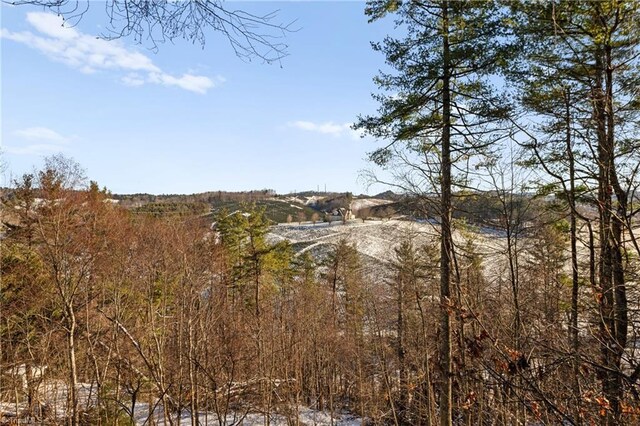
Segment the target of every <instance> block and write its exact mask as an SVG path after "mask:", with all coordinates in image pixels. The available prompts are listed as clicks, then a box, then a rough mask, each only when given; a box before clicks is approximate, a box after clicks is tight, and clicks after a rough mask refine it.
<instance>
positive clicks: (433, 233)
mask: <svg viewBox="0 0 640 426" xmlns="http://www.w3.org/2000/svg"><path fill="white" fill-rule="evenodd" d="M439 231H440V229H439V225H438V224H436V223H431V222H427V221H421V222H418V221H411V220H404V219H390V220H367V221H366V222H362V220H359V219H356V220H351V221H349V222H347V223H346V224H343V223H342V222H333V223H326V222H322V223H317V224H315V225H313V224H312V223H303V224H302V225H297V224H296V225H294V224H280V225H277V226H274V227H273V228H272V229H271V232H270V234H269V238H270V239H271V241H273V242H276V241H281V240H288V241H289V242H290V243H291V244H293V245H294V247H295V248H296V249H297V252H298V253H299V254H300V253H303V252H305V251H309V250H310V251H312V254H315V255H318V254H319V255H322V254H323V253H325V252H326V251H327V250H329V248H330V247H331V245H333V244H335V243H337V242H338V241H339V240H340V239H342V238H345V239H347V241H349V242H350V243H352V244H354V245H355V247H356V249H357V250H358V251H359V252H360V253H361V254H362V255H364V256H366V257H368V258H371V259H375V260H377V261H378V262H382V263H386V262H388V261H391V260H393V258H394V255H395V252H394V249H395V248H396V247H398V246H399V245H400V244H401V243H402V242H403V241H406V240H412V241H413V245H414V247H420V246H423V245H424V244H426V243H429V242H430V243H436V242H437V236H438V233H439ZM468 235H469V236H471V237H472V238H473V239H474V241H475V246H476V249H477V250H478V251H479V252H480V253H481V254H482V255H483V256H485V258H487V259H488V258H491V257H492V256H495V255H497V254H499V253H500V252H502V251H503V250H504V245H505V243H504V238H503V236H501V235H498V234H496V232H495V231H492V230H489V229H487V230H484V229H483V230H478V231H477V232H473V233H468ZM454 239H455V241H456V243H457V244H459V245H462V244H464V241H465V236H464V235H462V234H461V233H456V235H455V237H454Z"/></svg>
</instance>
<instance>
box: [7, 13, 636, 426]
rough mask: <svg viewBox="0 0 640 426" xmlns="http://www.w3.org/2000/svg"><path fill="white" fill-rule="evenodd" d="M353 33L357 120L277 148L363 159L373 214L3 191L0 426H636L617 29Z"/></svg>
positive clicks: (57, 180) (551, 26) (358, 203)
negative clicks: (368, 66) (356, 139)
mask: <svg viewBox="0 0 640 426" xmlns="http://www.w3.org/2000/svg"><path fill="white" fill-rule="evenodd" d="M35 3H37V2H35ZM174 3H175V4H174ZM214 3H215V2H214ZM65 4H66V3H65ZM124 4H129V5H131V2H130V1H128V0H127V1H125V2H124ZM145 4H146V5H147V6H149V7H151V6H154V8H155V7H157V3H154V2H151V3H148V4H147V3H145ZM162 4H164V5H165V7H167V9H166V10H169V9H171V7H173V6H175V7H178V6H180V7H182V5H183V4H192V3H189V2H184V3H182V2H178V3H176V2H168V3H167V4H165V3H162ZM199 4H200V3H199V2H196V3H195V6H198V5H199ZM207 4H209V3H207ZM215 4H217V3H215ZM136 5H137V3H136ZM137 6H138V5H137ZM154 8H152V9H153V10H157V9H154ZM136 10H138V11H139V9H136ZM364 12H365V14H366V16H367V18H368V19H369V20H370V21H371V22H372V23H374V24H375V23H376V21H380V20H387V19H390V20H393V21H394V24H395V26H394V27H393V28H394V29H393V31H392V32H390V33H389V34H388V35H387V36H386V37H385V38H384V40H382V41H379V42H374V43H373V45H372V46H373V49H374V51H376V52H377V53H379V54H380V56H381V57H383V58H384V60H385V66H384V67H383V68H381V70H380V71H379V74H378V75H377V76H376V77H375V79H374V82H375V84H376V86H377V90H378V91H377V92H376V93H374V96H373V100H374V102H375V103H376V105H377V107H378V109H377V110H376V111H375V112H373V113H370V114H363V115H361V116H359V117H358V118H357V120H356V122H355V123H353V125H350V124H336V123H333V122H328V123H325V124H324V125H320V126H318V125H316V124H314V123H312V122H307V121H296V122H291V123H288V124H287V125H286V126H283V127H286V128H292V127H296V128H299V129H302V130H305V131H307V132H312V131H315V132H316V133H320V134H322V135H324V136H327V137H335V138H338V137H341V135H342V136H344V135H346V134H348V135H349V137H350V136H352V135H351V133H353V132H352V131H357V132H359V133H357V135H360V136H363V137H366V138H369V139H371V140H375V141H376V143H377V145H376V148H374V149H373V151H372V152H371V153H370V154H369V160H370V162H371V164H372V165H373V166H375V167H376V169H375V170H374V171H370V172H365V173H364V174H365V177H366V178H367V179H369V180H370V181H371V182H374V183H376V184H384V185H386V187H388V188H389V192H385V193H382V194H380V195H379V197H378V198H376V197H373V198H370V197H354V196H353V194H352V193H351V192H344V193H331V194H323V196H322V197H321V196H319V194H314V193H311V192H309V193H300V194H294V195H293V196H292V195H291V194H290V195H289V196H283V197H279V196H277V195H276V194H275V192H274V191H272V190H262V191H251V192H222V191H218V192H208V193H202V194H192V195H190V196H181V195H165V196H152V195H149V194H135V195H129V196H113V195H112V194H110V193H109V192H108V191H107V190H106V189H100V186H99V185H98V184H97V183H96V182H94V181H88V180H87V178H86V177H85V175H84V171H83V169H82V168H81V166H80V165H78V164H77V163H75V162H74V161H73V160H71V159H70V158H68V157H65V156H62V155H55V156H50V157H46V159H45V161H44V165H43V166H42V167H41V168H39V169H37V170H35V171H33V172H32V173H27V174H24V175H22V176H21V177H20V178H18V179H15V180H13V181H12V182H11V188H8V189H6V190H3V191H2V206H1V208H2V210H1V214H2V231H1V235H0V238H1V241H0V242H1V244H0V257H1V263H0V268H1V269H0V273H1V281H0V422H1V423H2V424H20V423H24V424H47V425H48V424H67V425H71V426H77V425H85V424H86V425H131V424H143V425H145V424H164V425H179V424H191V425H194V426H195V425H198V424H218V425H224V424H233V425H240V424H243V422H245V421H246V423H247V424H256V423H261V424H264V425H269V424H278V425H284V424H287V425H299V424H326V425H333V424H342V425H353V424H363V425H364V424H368V425H383V424H393V425H429V426H431V425H435V424H439V425H442V426H448V425H531V426H533V425H536V426H537V425H604V426H613V425H635V424H640V383H639V380H640V353H639V352H638V348H640V341H639V340H638V335H639V333H640V316H639V315H640V309H639V308H640V291H639V288H638V284H639V275H638V274H639V272H640V263H639V260H640V242H639V241H638V238H637V234H638V224H639V223H638V213H639V212H640V209H639V208H638V193H637V191H638V188H640V180H639V171H640V156H639V148H640V144H639V141H640V136H639V135H640V2H639V1H638V0H602V1H582V0H575V1H536V2H531V1H490V0H489V1H484V0H482V1H448V0H443V1H421V2H417V1H406V2H400V1H393V0H391V1H387V0H371V1H368V2H367V4H366V7H365V10H364ZM234 13H235V12H234ZM238 13H240V15H239V16H240V17H241V18H242V19H241V20H240V22H241V23H243V22H246V21H244V20H243V19H249V23H250V24H251V22H253V21H251V15H245V14H242V13H241V12H238ZM144 16H145V17H146V19H151V18H149V17H148V16H147V15H144ZM231 16H232V17H233V16H236V18H237V15H233V14H232V15H231ZM247 16H249V18H247ZM31 18H32V20H33V16H31ZM162 18H163V20H162V22H165V21H164V19H169V20H170V19H173V18H172V17H171V16H169V17H167V16H165V15H162ZM174 18H175V17H174ZM256 19H257V18H256ZM50 22H57V21H50ZM50 22H49V23H50ZM169 22H171V21H169ZM234 22H235V21H234ZM256 22H261V21H260V20H259V19H258V20H257V21H256ZM267 22H268V20H267ZM196 23H197V22H196ZM216 25H217V24H216ZM214 27H215V26H214ZM47 28H49V27H47ZM180 28H183V29H182V31H185V30H184V28H188V26H186V27H180ZM223 28H226V27H223ZM242 28H245V29H246V27H242ZM250 28H251V27H250ZM275 28H281V27H278V26H275ZM214 29H216V30H219V27H215V28H214ZM132 31H135V30H132ZM140 31H142V30H140ZM173 31H174V32H176V34H177V33H178V32H177V31H178V29H176V28H174V29H173ZM224 31H227V33H226V34H227V35H228V34H229V31H231V32H233V31H232V30H229V29H225V30H224ZM49 32H52V33H55V32H54V31H53V30H50V31H49ZM4 34H5V31H4V29H3V37H4ZM6 34H7V37H9V36H10V37H12V38H13V39H21V37H22V38H23V39H24V38H25V37H26V36H24V35H22V36H21V35H20V34H18V33H13V32H9V31H7V32H6ZM78 34H79V33H75V36H77V37H76V38H79V37H80V36H79V35H78ZM140 34H141V33H140ZM241 34H245V36H246V33H241ZM249 34H250V35H251V34H254V35H255V33H251V32H250V33H249ZM71 38H72V37H67V39H66V40H70V39H71ZM29 40H31V39H29ZM246 40H249V43H250V45H251V40H255V39H252V38H248V39H246ZM257 40H258V41H260V42H261V44H260V45H263V44H264V43H266V41H265V39H264V38H262V39H260V38H258V39H257ZM267 40H268V39H267ZM267 45H268V43H267ZM234 46H235V45H234ZM275 53H277V54H278V55H277V58H276V59H278V60H279V59H281V58H282V56H281V55H280V53H281V51H280V50H276V51H275ZM132 57H135V58H138V59H140V57H139V56H132ZM143 59H144V56H143ZM276 59H272V60H276ZM145 63H146V62H145ZM150 64H151V62H148V64H147V65H146V67H147V68H145V69H146V70H147V71H148V73H150V74H149V76H147V77H148V79H149V80H150V82H152V83H153V84H165V85H166V84H172V85H177V84H178V83H176V82H178V81H179V82H181V84H182V85H183V86H184V85H185V84H189V83H188V82H189V81H191V83H193V81H194V80H195V81H196V82H198V81H203V80H202V78H200V79H199V78H197V77H195V76H190V77H191V78H190V79H187V83H185V81H184V80H179V79H178V77H173V76H172V75H170V74H166V73H165V74H162V73H161V72H160V68H159V67H157V66H155V65H153V66H152V65H150ZM136 70H137V69H136ZM371 71H372V74H373V73H374V72H375V70H373V69H372V70H371ZM188 77H189V76H188ZM132 79H133V77H131V76H129V80H128V81H129V83H132ZM135 81H137V80H135ZM135 81H133V82H134V83H135ZM140 81H142V83H140V82H138V83H139V85H141V84H144V83H145V81H143V80H140ZM207 81H208V80H207ZM147 83H148V82H147ZM211 85H213V83H211ZM187 87H191V89H193V87H192V86H187ZM208 88H209V86H207V87H206V88H205V89H202V88H201V89H198V88H197V87H196V91H199V92H201V93H204V92H206V90H207V89H208ZM301 93H302V92H301ZM176 99H177V97H176ZM31 130H33V129H31ZM36 130H38V129H36ZM45 130H46V129H45ZM348 132H349V133H348ZM39 133H40V136H42V133H43V132H42V129H39ZM44 133H45V136H46V137H48V138H49V139H50V140H51V139H52V138H53V140H57V141H58V142H59V143H67V142H69V141H68V140H64V138H62V139H60V138H61V136H60V135H57V136H60V138H57V139H56V134H53V135H52V134H51V133H47V132H44ZM30 135H31V136H33V132H31V134H30ZM332 149H333V148H332ZM337 152H338V150H337V149H335V151H333V155H338V154H337ZM196 155H198V153H194V156H196ZM265 155H266V154H265ZM279 155H280V154H279ZM232 160H233V161H241V159H239V158H233V159H232ZM305 160H308V159H305ZM284 163H287V161H285V162H284ZM289 163H290V162H289ZM312 163H313V162H312V161H308V162H305V164H312ZM172 164H173V163H172ZM289 166H290V164H289ZM309 167H311V166H309ZM330 168H331V165H326V164H323V165H322V167H321V169H322V171H321V172H322V174H323V175H324V174H326V173H328V172H327V169H330ZM287 170H288V169H287ZM391 191H393V192H391ZM354 214H355V216H354Z"/></svg>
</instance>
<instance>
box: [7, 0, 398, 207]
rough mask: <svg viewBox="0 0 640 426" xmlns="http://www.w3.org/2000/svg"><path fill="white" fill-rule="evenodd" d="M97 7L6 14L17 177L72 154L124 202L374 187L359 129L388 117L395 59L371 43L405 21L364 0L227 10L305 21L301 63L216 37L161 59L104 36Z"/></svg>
mask: <svg viewBox="0 0 640 426" xmlns="http://www.w3.org/2000/svg"><path fill="white" fill-rule="evenodd" d="M90 4H91V7H90V9H89V13H87V14H86V15H85V17H84V18H83V19H82V20H81V21H80V22H79V23H78V24H77V25H76V26H75V27H73V28H63V27H61V21H60V20H59V18H58V17H56V16H55V15H52V14H48V13H47V12H43V11H42V9H39V8H36V7H32V6H19V7H10V6H6V5H3V6H2V7H0V12H1V13H2V18H1V28H2V30H1V31H2V33H1V35H2V37H1V38H0V43H1V46H0V47H1V59H2V76H1V84H2V87H1V89H2V95H1V96H2V99H1V100H2V105H1V107H2V113H1V114H2V116H1V118H2V150H3V151H4V154H3V156H4V159H5V161H6V162H7V163H8V166H9V171H10V173H12V174H13V175H18V174H21V173H23V172H25V171H29V170H31V169H32V167H34V166H36V167H37V166H38V165H40V164H41V161H42V157H43V156H44V155H50V154H54V153H57V152H62V153H64V154H65V155H68V156H70V157H73V158H74V159H75V160H76V161H77V162H79V163H80V164H81V165H82V166H83V167H84V168H86V170H87V174H88V176H89V177H90V178H91V179H93V180H97V181H98V183H99V184H100V185H104V186H106V187H107V188H109V189H110V190H112V191H113V192H116V193H134V192H149V193H156V194H162V193H194V192H202V191H208V190H218V189H224V190H248V189H261V188H272V189H275V190H276V191H278V192H279V193H286V192H290V191H294V190H298V191H301V190H307V189H316V188H317V187H318V186H319V187H320V189H323V188H324V185H325V184H326V187H327V189H328V190H334V191H352V192H355V193H362V192H365V191H366V185H365V184H364V183H363V182H361V179H359V178H358V176H359V173H358V172H359V170H361V169H364V168H371V164H369V163H367V162H366V160H365V156H366V153H367V152H369V151H372V150H373V149H374V148H375V147H376V146H377V144H378V143H376V142H375V141H373V140H371V139H361V138H360V137H359V136H358V135H357V134H355V133H354V132H353V131H351V130H350V129H349V124H350V123H352V122H353V121H354V120H355V119H356V116H357V115H358V114H360V113H371V112H373V111H375V109H376V103H375V101H374V100H372V99H371V96H370V94H371V93H372V92H375V91H376V88H375V85H374V84H373V82H372V77H373V76H374V75H375V74H376V73H377V71H378V69H380V68H382V67H384V60H383V57H382V55H381V54H379V53H376V52H374V51H372V49H371V48H370V44H369V42H370V41H379V40H381V39H382V38H383V37H384V35H385V34H386V33H388V32H389V31H392V28H393V26H392V23H391V22H377V23H374V24H368V23H367V19H366V16H365V15H364V12H363V10H364V3H363V2H353V1H348V2H347V1H340V2H270V1H269V2H267V1H263V2H259V3H251V2H227V3H226V5H227V6H229V7H233V8H239V9H244V10H247V11H251V12H255V13H258V14H259V13H265V12H269V11H273V10H277V9H279V10H280V12H279V14H278V18H277V19H278V21H281V22H285V23H286V22H290V21H294V20H295V23H294V24H293V27H294V28H297V29H299V30H298V31H296V32H292V33H289V34H288V35H287V36H286V39H285V40H284V41H285V42H286V43H287V44H288V45H289V48H288V52H289V56H287V57H286V58H284V59H283V60H282V63H281V64H277V63H276V64H272V65H268V64H263V63H261V62H260V61H252V62H246V61H242V60H241V59H238V58H237V57H236V56H235V55H234V53H233V51H232V50H231V49H230V48H229V46H228V44H227V42H226V40H225V39H224V38H223V37H222V36H220V35H216V34H213V35H210V36H209V38H208V39H207V45H206V46H205V48H204V49H203V48H202V47H201V46H200V45H193V44H190V43H188V42H185V41H182V40H179V41H176V42H175V43H165V44H162V45H160V46H159V50H158V51H157V52H154V51H152V50H151V49H150V46H149V45H145V44H142V45H139V44H136V43H135V41H134V40H132V39H120V40H117V41H109V42H107V41H103V40H99V39H96V37H95V35H97V34H100V33H102V32H103V31H104V25H105V19H106V16H105V14H104V8H103V5H101V4H100V3H99V2H93V1H92V2H91V3H90ZM6 182H7V177H6V176H5V184H6ZM384 189H385V188H382V187H380V186H374V187H371V188H370V189H369V193H375V192H378V191H380V190H384Z"/></svg>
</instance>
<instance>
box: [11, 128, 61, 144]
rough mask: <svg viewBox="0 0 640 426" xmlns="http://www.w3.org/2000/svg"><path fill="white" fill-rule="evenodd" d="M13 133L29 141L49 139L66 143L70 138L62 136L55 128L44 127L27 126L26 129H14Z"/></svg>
mask: <svg viewBox="0 0 640 426" xmlns="http://www.w3.org/2000/svg"><path fill="white" fill-rule="evenodd" d="M13 133H14V135H16V136H18V137H19V138H22V139H26V140H30V141H50V142H54V143H68V142H69V140H70V138H68V137H66V136H62V135H61V134H60V133H58V132H56V131H55V130H51V129H48V128H46V127H29V128H27V129H21V130H16V131H15V132H13Z"/></svg>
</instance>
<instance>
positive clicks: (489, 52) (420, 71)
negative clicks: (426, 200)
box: [356, 0, 509, 425]
mask: <svg viewBox="0 0 640 426" xmlns="http://www.w3.org/2000/svg"><path fill="white" fill-rule="evenodd" d="M389 13H394V14H395V16H396V18H397V19H396V24H397V25H398V27H399V28H400V29H402V30H403V31H406V34H407V35H406V37H404V38H394V37H391V36H388V37H386V38H385V40H384V41H383V42H382V43H374V44H373V48H374V49H375V50H377V51H379V52H382V53H383V54H384V55H385V58H386V61H387V64H388V65H390V66H391V67H392V68H394V69H395V70H396V72H395V73H381V74H380V75H379V76H378V77H376V79H375V82H376V83H377V85H378V87H379V88H380V89H381V91H382V93H381V94H377V95H374V98H375V99H376V100H377V101H378V102H379V103H380V107H379V109H378V113H377V115H374V116H365V117H360V118H359V121H358V122H357V124H356V128H359V129H363V130H365V131H366V133H368V134H370V135H372V136H374V137H377V138H381V139H385V141H386V142H387V145H386V146H385V147H383V148H381V149H378V150H376V151H374V152H373V153H371V155H370V159H371V160H372V161H373V162H374V163H376V164H377V165H379V166H382V167H386V168H388V169H391V170H392V173H394V174H395V175H396V176H399V177H400V180H399V182H396V184H397V185H398V186H400V187H401V188H402V189H404V190H406V191H409V192H413V193H421V194H424V193H429V192H432V191H437V192H438V193H439V196H440V202H439V209H438V210H439V216H440V227H441V235H440V304H441V308H440V309H441V312H440V349H439V358H440V359H439V363H440V386H439V387H440V424H441V425H450V424H452V408H453V395H452V376H453V371H452V345H451V333H452V329H451V314H452V309H451V306H452V292H451V283H452V279H453V276H452V268H453V257H454V255H453V241H452V225H451V218H452V210H453V208H452V197H453V188H454V186H456V185H457V184H465V181H466V179H467V177H466V176H464V174H462V173H457V172H459V171H460V170H461V169H460V168H459V166H460V165H464V164H465V162H467V161H468V159H469V158H470V156H471V155H473V154H477V153H479V152H482V151H487V150H488V149H489V148H490V147H491V146H492V145H493V144H494V143H496V142H497V141H499V140H500V138H501V136H502V135H501V134H500V133H499V132H496V130H497V128H496V123H497V122H498V121H499V120H500V119H503V118H504V117H505V116H506V114H507V112H508V109H507V107H506V106H507V105H508V104H507V103H506V102H504V100H500V99H499V98H498V97H497V96H496V95H495V94H494V92H493V90H492V88H491V85H490V84H489V83H488V81H487V78H486V77H487V76H488V75H490V74H491V73H493V72H494V71H496V70H497V67H498V66H499V65H501V64H503V63H504V62H505V60H506V55H507V54H508V52H509V49H507V46H506V44H505V43H504V41H505V40H507V39H508V37H507V34H506V33H505V31H504V29H505V28H507V26H505V25H503V24H504V22H503V20H504V16H503V10H502V9H501V8H500V7H499V6H498V5H497V4H496V2H493V1H468V2H467V1H465V2H461V1H440V2H438V1H427V2H402V3H400V2H397V1H386V0H384V1H383V0H378V1H371V2H369V3H368V6H367V14H368V15H369V17H370V20H371V21H374V20H377V19H381V18H382V17H384V16H385V15H387V14H389Z"/></svg>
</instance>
